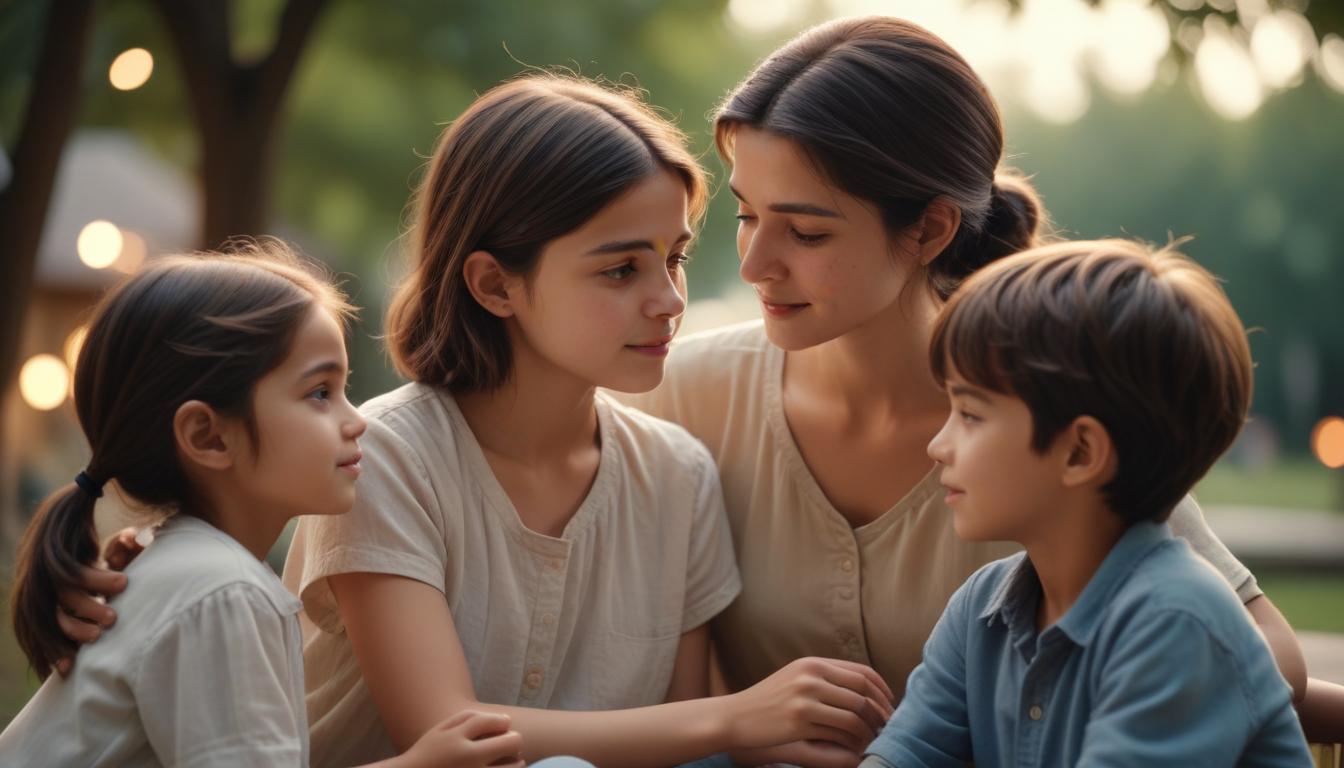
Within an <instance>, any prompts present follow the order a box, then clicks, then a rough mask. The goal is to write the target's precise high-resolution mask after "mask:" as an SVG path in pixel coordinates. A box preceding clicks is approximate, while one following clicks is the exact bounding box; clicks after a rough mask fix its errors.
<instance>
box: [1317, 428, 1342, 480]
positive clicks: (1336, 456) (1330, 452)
mask: <svg viewBox="0 0 1344 768" xmlns="http://www.w3.org/2000/svg"><path fill="white" fill-rule="evenodd" d="M1311 450H1312V453H1315V454H1316V458H1317V459H1320V462H1321V463H1322V464H1324V465H1325V466H1327V467H1329V468H1331V469H1339V468H1340V467H1344V419H1341V418H1340V417H1338V416H1327V417H1326V418H1324V419H1321V420H1320V421H1319V422H1317V423H1316V427H1315V428H1314V429H1312V430H1311Z"/></svg>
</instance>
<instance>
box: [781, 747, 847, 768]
mask: <svg viewBox="0 0 1344 768" xmlns="http://www.w3.org/2000/svg"><path fill="white" fill-rule="evenodd" d="M796 758H797V759H798V760H799V761H800V762H801V763H802V764H803V765H806V766H808V768H856V766H858V764H859V763H861V762H863V753H862V752H861V751H860V752H856V751H854V750H852V749H846V748H844V747H842V746H840V745H839V744H836V743H834V742H830V741H805V742H802V743H801V744H799V745H798V752H797V754H796Z"/></svg>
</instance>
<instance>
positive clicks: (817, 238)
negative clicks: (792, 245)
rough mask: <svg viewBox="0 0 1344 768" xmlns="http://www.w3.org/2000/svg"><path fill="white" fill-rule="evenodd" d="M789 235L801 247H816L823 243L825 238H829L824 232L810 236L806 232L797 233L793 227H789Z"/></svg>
mask: <svg viewBox="0 0 1344 768" xmlns="http://www.w3.org/2000/svg"><path fill="white" fill-rule="evenodd" d="M789 234H790V235H792V236H793V239H794V240H797V241H798V242H799V243H802V244H803V245H818V244H819V243H821V242H823V241H825V240H826V238H828V237H830V235H828V234H826V233H825V232H819V233H817V234H815V235H811V234H808V233H806V232H799V231H798V230H797V229H794V228H793V227H789Z"/></svg>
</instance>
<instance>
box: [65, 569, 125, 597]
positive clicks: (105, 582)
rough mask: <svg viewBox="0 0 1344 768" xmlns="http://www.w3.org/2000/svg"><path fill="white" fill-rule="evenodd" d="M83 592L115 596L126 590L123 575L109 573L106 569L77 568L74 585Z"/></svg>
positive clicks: (113, 572) (114, 572)
mask: <svg viewBox="0 0 1344 768" xmlns="http://www.w3.org/2000/svg"><path fill="white" fill-rule="evenodd" d="M74 586H76V587H79V588H80V589H82V590H84V591H85V592H93V593H94V594H98V595H115V594H119V593H120V592H121V591H122V590H124V589H126V576H125V574H121V573H117V572H116V571H109V570H107V569H106V568H90V567H89V566H84V565H81V566H80V567H79V581H78V582H77V583H75V584H74Z"/></svg>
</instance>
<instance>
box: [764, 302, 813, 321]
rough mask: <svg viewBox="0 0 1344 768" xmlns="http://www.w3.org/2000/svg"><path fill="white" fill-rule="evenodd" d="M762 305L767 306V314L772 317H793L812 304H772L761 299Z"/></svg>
mask: <svg viewBox="0 0 1344 768" xmlns="http://www.w3.org/2000/svg"><path fill="white" fill-rule="evenodd" d="M761 306H762V307H764V308H765V312H766V314H768V315H770V316H771V317H792V316H794V315H796V314H798V313H799V312H801V311H803V310H804V309H807V308H808V307H809V306H811V305H810V304H772V303H771V302H768V301H765V300H764V299H762V300H761Z"/></svg>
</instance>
